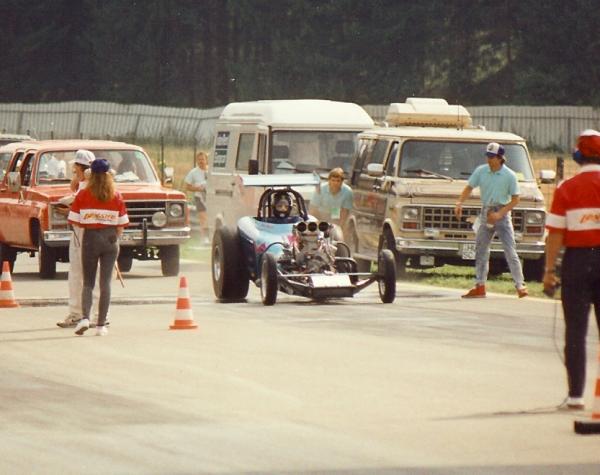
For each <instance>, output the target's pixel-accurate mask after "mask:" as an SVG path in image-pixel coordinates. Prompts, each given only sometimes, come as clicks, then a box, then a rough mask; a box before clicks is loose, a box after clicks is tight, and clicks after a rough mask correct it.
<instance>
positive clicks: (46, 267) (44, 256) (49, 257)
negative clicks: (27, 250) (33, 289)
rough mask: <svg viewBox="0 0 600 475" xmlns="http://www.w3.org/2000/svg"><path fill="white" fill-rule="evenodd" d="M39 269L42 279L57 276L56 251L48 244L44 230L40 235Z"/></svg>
mask: <svg viewBox="0 0 600 475" xmlns="http://www.w3.org/2000/svg"><path fill="white" fill-rule="evenodd" d="M38 270H39V274H40V279H54V277H55V276H56V252H55V251H54V249H52V248H51V247H49V246H47V245H46V243H45V242H44V237H43V234H42V231H40V233H39V237H38Z"/></svg>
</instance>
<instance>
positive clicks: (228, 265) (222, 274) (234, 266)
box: [211, 227, 250, 302]
mask: <svg viewBox="0 0 600 475" xmlns="http://www.w3.org/2000/svg"><path fill="white" fill-rule="evenodd" d="M211 256H212V257H211V269H212V281H213V289H214V291H215V296H216V297H217V298H218V299H219V300H221V301H224V302H227V301H236V300H238V301H239V300H243V299H245V298H246V295H248V285H249V283H250V280H249V278H248V270H247V269H246V266H245V264H244V257H243V253H242V246H241V243H240V238H239V234H238V233H237V232H235V233H234V232H233V231H230V230H229V229H228V228H226V227H221V228H218V229H217V230H216V231H215V234H214V236H213V240H212V252H211Z"/></svg>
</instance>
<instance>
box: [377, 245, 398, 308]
mask: <svg viewBox="0 0 600 475" xmlns="http://www.w3.org/2000/svg"><path fill="white" fill-rule="evenodd" d="M377 273H378V274H379V277H378V281H377V283H378V285H379V297H380V298H381V301H382V302H383V303H392V302H393V301H394V299H395V298H396V260H395V259H394V254H393V253H392V251H390V250H389V249H383V250H382V251H381V252H380V253H379V265H378V271H377Z"/></svg>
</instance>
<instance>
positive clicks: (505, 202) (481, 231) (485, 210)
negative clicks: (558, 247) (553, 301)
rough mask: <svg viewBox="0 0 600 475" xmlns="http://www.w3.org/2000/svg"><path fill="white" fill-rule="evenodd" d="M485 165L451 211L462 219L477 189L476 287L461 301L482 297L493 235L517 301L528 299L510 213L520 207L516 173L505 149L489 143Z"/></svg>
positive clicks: (478, 170)
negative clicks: (463, 209) (480, 203)
mask: <svg viewBox="0 0 600 475" xmlns="http://www.w3.org/2000/svg"><path fill="white" fill-rule="evenodd" d="M485 154H486V156H487V162H488V163H487V165H480V166H478V167H477V168H476V169H475V171H474V172H473V173H472V174H471V176H470V178H469V182H468V184H467V186H465V188H464V189H463V191H462V193H461V195H460V197H459V199H458V202H457V203H456V205H455V208H454V214H455V215H456V217H457V218H458V219H460V218H461V216H462V204H463V202H464V201H465V200H466V199H467V198H468V197H469V196H470V195H471V192H472V191H473V189H475V188H477V187H479V190H480V193H481V202H482V207H481V214H480V215H479V218H478V220H479V224H480V225H479V227H478V228H477V230H476V237H475V287H473V288H472V289H471V290H469V291H468V292H467V293H466V294H465V295H463V296H462V297H463V298H478V297H479V298H481V297H485V283H486V280H487V276H488V270H489V260H490V244H491V242H492V238H493V237H494V234H498V237H499V238H500V241H501V242H502V247H503V249H504V257H505V258H506V262H507V264H508V268H509V269H510V274H511V276H512V278H513V281H514V282H515V287H516V289H517V295H518V296H519V298H522V297H526V296H527V295H529V292H528V291H527V287H526V286H525V278H524V277H523V269H522V267H521V261H520V260H519V256H518V254H517V251H516V244H515V232H514V229H513V224H512V219H511V210H512V209H513V208H514V207H515V206H516V205H517V204H518V203H519V193H520V192H519V182H518V180H517V176H516V174H515V172H513V171H512V170H511V169H510V168H508V167H507V166H506V165H505V164H504V162H505V161H506V158H505V156H504V154H505V150H504V147H503V146H502V145H500V144H498V143H496V142H490V143H489V144H488V145H487V148H486V153H485Z"/></svg>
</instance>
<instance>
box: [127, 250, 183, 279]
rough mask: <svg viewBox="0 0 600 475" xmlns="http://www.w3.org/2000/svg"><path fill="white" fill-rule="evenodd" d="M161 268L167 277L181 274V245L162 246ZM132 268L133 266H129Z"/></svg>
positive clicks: (159, 251)
mask: <svg viewBox="0 0 600 475" xmlns="http://www.w3.org/2000/svg"><path fill="white" fill-rule="evenodd" d="M158 256H159V257H160V268H161V270H162V275H164V276H165V277H169V276H174V275H177V274H179V245H177V244H174V245H172V246H160V247H159V248H158ZM129 267H130V268H131V266H129Z"/></svg>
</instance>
